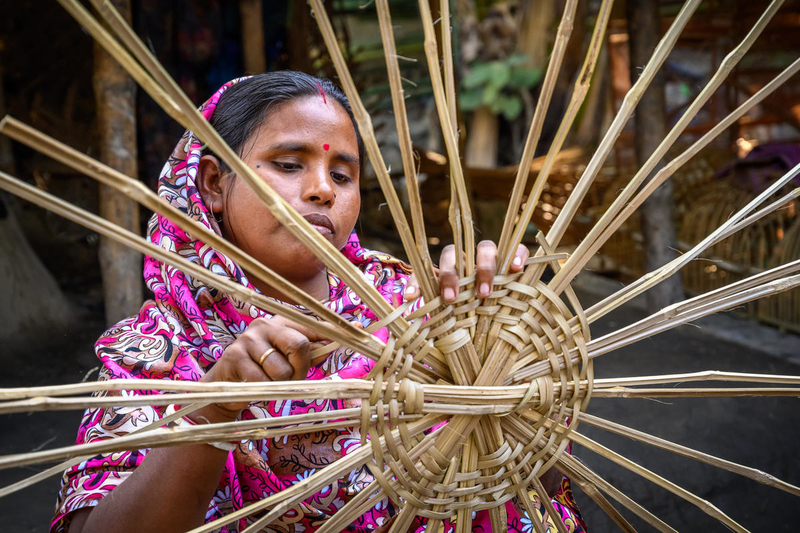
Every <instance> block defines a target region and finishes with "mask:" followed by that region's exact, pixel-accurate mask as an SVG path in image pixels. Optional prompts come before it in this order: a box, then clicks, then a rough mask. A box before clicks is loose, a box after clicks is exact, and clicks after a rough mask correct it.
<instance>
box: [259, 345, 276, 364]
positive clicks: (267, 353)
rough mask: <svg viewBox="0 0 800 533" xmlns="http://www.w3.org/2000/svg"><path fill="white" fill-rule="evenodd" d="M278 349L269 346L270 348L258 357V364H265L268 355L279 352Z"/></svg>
mask: <svg viewBox="0 0 800 533" xmlns="http://www.w3.org/2000/svg"><path fill="white" fill-rule="evenodd" d="M277 351H278V350H276V349H275V348H269V349H268V350H267V351H266V352H264V353H263V354H261V357H260V358H259V359H258V366H261V365H263V364H264V361H266V360H267V357H269V355H270V354H271V353H272V352H277Z"/></svg>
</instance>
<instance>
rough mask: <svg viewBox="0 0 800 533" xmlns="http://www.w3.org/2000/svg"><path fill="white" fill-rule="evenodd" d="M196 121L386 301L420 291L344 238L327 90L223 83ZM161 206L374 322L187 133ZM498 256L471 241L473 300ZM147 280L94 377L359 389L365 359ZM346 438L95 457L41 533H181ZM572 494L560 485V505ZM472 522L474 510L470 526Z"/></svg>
mask: <svg viewBox="0 0 800 533" xmlns="http://www.w3.org/2000/svg"><path fill="white" fill-rule="evenodd" d="M201 111H202V113H203V115H204V116H205V117H206V119H208V120H209V121H210V122H211V123H212V125H213V126H214V127H215V128H216V130H217V131H218V132H219V133H220V134H221V135H222V137H223V138H224V139H225V140H226V141H227V142H228V144H229V145H230V146H231V147H232V148H233V149H234V150H236V151H237V153H238V154H239V155H240V157H242V159H243V160H244V162H245V163H247V164H248V165H249V166H250V167H251V168H253V169H254V170H255V171H256V173H258V174H259V175H260V176H261V177H262V178H263V179H264V180H265V181H266V182H267V183H268V184H269V185H270V186H271V187H273V188H274V189H275V190H276V191H277V192H278V193H279V194H280V195H281V196H282V197H283V198H284V199H285V200H286V201H287V202H288V203H289V204H291V205H292V206H293V207H294V208H295V209H296V210H297V211H298V212H299V213H300V214H301V215H303V216H304V217H305V218H306V220H308V221H309V222H310V223H311V224H312V225H313V226H314V227H315V228H316V229H317V230H318V231H319V232H320V233H321V234H322V235H323V236H325V238H327V239H328V240H329V241H330V242H331V243H332V244H333V245H335V246H336V247H337V248H338V249H341V251H342V253H343V254H344V255H345V256H346V257H347V258H348V259H349V260H350V261H351V262H353V263H354V264H355V265H357V266H358V267H359V268H360V269H361V270H362V271H363V273H364V274H365V276H367V278H368V279H370V280H371V281H372V282H373V284H374V285H375V287H376V288H377V289H378V291H379V292H380V293H381V295H383V297H384V298H386V300H387V301H389V302H390V303H392V304H393V305H397V304H399V303H400V302H401V301H402V296H401V295H403V294H404V292H405V297H406V298H407V299H412V298H416V297H417V296H418V294H417V293H418V289H417V288H416V286H415V283H414V282H413V281H412V282H411V283H409V276H408V274H409V272H408V268H407V266H406V265H405V264H404V263H402V262H401V261H399V260H397V259H394V258H392V257H390V256H387V255H385V254H380V253H376V252H372V251H369V250H365V249H363V248H362V247H361V246H360V245H359V243H358V239H357V237H356V236H355V234H353V233H352V230H353V227H354V225H355V222H356V218H357V216H358V211H359V207H360V197H359V186H358V181H359V177H360V173H361V165H362V162H363V158H364V149H363V144H362V142H361V138H360V136H359V134H358V129H357V127H356V124H355V121H354V119H353V115H352V112H351V110H350V107H349V104H348V102H347V99H346V97H345V96H344V94H343V93H342V92H341V90H340V89H339V88H338V87H336V86H335V85H334V84H333V83H331V82H330V81H328V80H322V79H318V78H314V77H311V76H308V75H305V74H301V73H297V72H278V73H270V74H262V75H259V76H255V77H252V78H245V79H240V80H234V81H233V82H230V83H228V84H226V85H225V86H223V87H222V88H221V89H220V90H219V91H217V93H216V94H215V95H214V96H213V97H212V98H211V99H210V100H209V101H208V102H206V104H204V105H203V107H202V108H201ZM159 195H160V196H161V197H162V198H164V200H165V201H167V202H170V203H171V204H172V205H174V206H175V207H178V208H179V209H181V210H182V211H184V212H185V213H187V214H189V215H190V216H191V217H193V218H194V219H195V220H197V221H199V222H201V223H202V224H205V225H207V226H210V227H211V228H212V229H213V230H214V231H216V232H218V233H220V234H221V235H223V236H224V237H225V238H226V239H228V240H229V241H231V242H232V243H234V244H236V245H237V246H238V247H239V248H241V249H242V250H244V251H245V252H247V253H249V254H250V255H252V256H253V257H255V258H256V259H258V260H260V261H261V262H262V263H263V264H265V265H267V266H268V267H270V268H271V269H273V270H274V271H276V272H277V273H278V274H280V275H282V276H283V277H285V278H286V279H287V280H289V281H290V282H292V283H294V284H295V285H296V286H297V287H299V288H301V289H303V290H304V291H306V292H307V293H308V294H310V295H311V296H313V297H315V298H317V299H319V300H320V301H324V302H327V303H326V305H328V306H329V307H330V308H331V309H333V310H335V311H336V312H337V313H338V314H340V315H341V316H343V317H345V318H347V319H348V320H351V321H354V322H358V323H360V324H362V325H367V324H369V323H370V322H372V321H373V320H376V319H377V317H376V316H375V315H374V314H373V313H372V311H370V310H369V309H368V308H366V307H365V306H364V305H363V304H362V303H361V300H360V299H359V298H358V297H357V296H355V295H354V293H352V291H351V290H350V289H349V287H347V286H346V285H344V284H343V283H342V282H341V280H339V279H338V278H337V277H336V276H334V275H333V274H332V273H330V272H328V271H327V270H326V268H325V266H324V265H323V264H322V263H321V262H320V261H319V260H318V259H317V258H316V257H315V256H314V255H313V254H311V253H310V252H309V251H308V250H307V249H306V248H305V247H304V246H303V245H302V244H301V243H300V242H299V241H297V240H296V239H295V238H294V237H293V236H292V235H291V234H290V233H289V232H288V231H287V230H286V229H285V228H284V227H283V226H281V225H280V224H279V223H278V222H277V220H275V218H274V217H273V216H272V215H271V214H270V212H269V211H268V209H267V208H266V207H264V206H263V204H261V202H260V201H259V200H258V199H257V197H256V196H255V194H254V193H253V192H252V190H251V189H250V188H249V187H248V186H247V185H246V183H245V182H244V181H243V180H241V179H238V178H237V177H236V176H235V175H234V174H233V173H232V172H230V170H229V169H228V168H227V167H226V166H225V164H224V163H223V162H222V161H221V160H219V159H218V158H217V157H216V156H215V155H214V154H213V153H209V152H207V151H205V152H204V151H203V147H202V144H201V143H200V141H199V140H198V139H197V138H196V137H194V135H193V134H192V133H191V132H186V134H184V136H183V138H182V139H181V142H180V143H179V144H178V146H177V147H176V148H175V150H174V151H173V154H172V157H171V158H170V160H169V162H168V163H167V165H166V166H165V167H164V170H163V171H162V175H161V179H160V182H159ZM148 232H149V237H150V239H151V240H152V241H153V242H154V243H157V244H159V245H160V246H162V247H165V248H167V249H170V250H173V251H175V252H177V253H179V254H180V255H182V256H183V257H185V258H187V259H190V260H192V261H195V262H198V263H202V264H203V265H204V266H205V267H206V268H209V269H210V270H212V271H214V272H216V273H219V274H224V275H226V276H229V277H230V278H231V279H233V280H235V281H236V282H238V283H241V284H243V285H245V286H248V287H251V288H255V289H257V290H259V291H260V292H261V293H263V294H265V295H266V296H269V297H272V298H276V299H278V300H281V301H283V302H284V303H285V304H286V305H294V304H293V302H291V301H289V300H288V299H287V298H286V297H285V296H284V295H282V294H280V293H279V292H278V291H276V290H275V289H274V288H272V287H270V286H268V285H266V284H265V283H264V282H262V281H260V280H258V279H255V278H252V277H250V276H249V275H248V273H247V272H244V271H243V270H242V269H240V268H239V267H238V266H237V265H236V264H235V263H233V262H232V261H231V260H230V259H229V258H227V257H225V256H224V255H223V254H221V253H219V252H217V251H215V250H213V249H211V248H209V247H208V246H206V245H205V244H204V243H202V242H199V241H197V240H194V239H192V237H191V236H189V235H187V234H186V233H185V232H183V231H182V230H180V229H179V228H177V227H175V226H174V225H173V224H172V223H171V222H170V221H169V220H167V219H165V218H163V217H160V216H154V217H153V218H152V219H151V220H150V224H149V228H148ZM494 256H495V248H494V245H493V244H492V243H488V242H484V243H481V245H479V248H478V255H477V257H478V265H477V266H478V270H477V284H478V287H479V293H480V294H481V295H483V296H488V294H489V292H490V291H491V279H492V275H493V272H494V258H495V257H494ZM526 257H527V250H525V249H524V248H522V247H521V248H520V249H519V251H518V254H517V259H518V260H517V261H516V262H515V266H514V270H516V271H519V270H520V269H521V265H522V264H523V263H524V260H525V258H526ZM454 259H455V256H454V252H453V251H452V249H450V250H449V251H447V252H446V253H444V254H443V256H442V261H441V271H440V281H441V285H442V295H443V297H444V298H445V300H448V301H452V300H454V299H455V298H456V297H457V295H458V285H457V276H456V273H455V267H454V263H455V261H454ZM144 276H145V279H146V281H147V285H148V287H149V288H150V290H152V291H153V293H154V295H155V299H154V301H148V302H146V303H145V304H144V305H143V307H142V309H141V310H140V312H139V314H138V315H137V316H134V317H130V318H128V319H126V320H123V321H122V322H120V323H119V324H117V325H115V326H114V327H112V328H111V329H109V330H108V331H107V332H105V333H104V334H103V336H102V337H101V338H100V339H99V340H98V341H97V344H96V351H97V354H98V357H99V358H100V359H101V361H102V362H103V366H102V370H101V376H100V379H122V378H165V379H176V380H192V381H268V380H288V379H346V378H363V377H364V376H366V374H367V373H368V372H369V370H370V369H371V368H372V365H373V364H374V363H373V362H372V361H371V360H369V359H367V358H366V357H363V356H361V355H360V354H356V353H353V352H352V351H351V350H346V349H339V350H336V351H335V352H333V353H332V354H331V355H330V356H329V357H327V358H325V359H324V360H323V361H315V362H314V364H313V365H312V362H311V361H310V356H309V353H310V351H311V349H312V348H313V346H314V343H316V342H321V341H324V339H320V338H319V337H318V336H317V335H316V334H315V333H314V332H313V331H310V330H308V329H307V328H304V327H302V326H300V325H297V324H294V323H291V322H289V321H287V320H284V319H282V318H279V317H275V318H270V317H268V315H266V313H264V312H263V311H261V310H260V309H257V308H256V307H254V306H252V305H250V304H248V303H246V302H243V301H239V300H236V299H234V298H232V297H230V296H228V295H225V294H222V293H220V292H218V291H217V290H215V289H213V288H211V287H208V286H205V285H203V284H202V283H201V282H199V281H197V280H195V279H193V278H191V277H189V276H187V275H186V274H184V273H182V272H180V271H178V270H176V269H174V268H172V267H169V266H167V265H163V264H161V263H159V262H158V261H156V260H155V259H153V258H150V257H148V258H146V259H145V268H144ZM300 309H301V310H302V311H304V312H307V311H306V310H305V309H302V308H300ZM376 335H377V336H378V337H380V338H382V340H386V338H387V335H388V334H387V332H386V331H385V330H381V331H379V332H377V333H376ZM108 394H114V393H111V392H110V393H108ZM126 394H150V393H144V392H130V393H126ZM351 406H352V405H348V402H346V401H340V400H325V401H316V402H308V403H306V402H301V401H294V402H288V401H287V402H278V403H264V402H261V403H254V404H249V405H248V404H247V403H225V404H212V405H208V406H206V407H204V408H202V409H200V410H198V411H196V412H194V413H192V414H191V415H189V416H188V417H186V418H187V419H188V420H186V422H187V423H195V424H202V423H210V422H229V421H232V420H236V419H237V418H238V419H253V418H258V417H261V418H263V417H275V416H287V415H290V414H299V413H304V412H309V411H320V410H326V409H342V408H346V407H351ZM162 416H164V409H163V408H159V407H142V408H109V409H105V410H103V409H94V410H92V409H90V410H87V412H86V414H85V415H84V419H83V422H82V424H81V427H80V429H79V433H78V439H77V440H78V442H79V443H81V442H90V441H92V440H96V439H103V438H108V437H110V436H118V435H124V434H127V433H129V432H131V431H133V430H135V429H137V428H140V427H142V426H144V425H146V424H148V423H151V422H153V421H154V420H158V419H159V418H161V417H162ZM354 436H355V437H356V438H354ZM357 442H358V438H357V435H354V434H353V433H352V430H350V431H324V432H319V433H315V434H310V435H303V436H295V437H287V438H282V439H273V440H269V441H266V440H262V441H260V442H254V441H245V442H244V443H240V444H239V445H238V446H237V447H236V449H235V450H234V451H228V450H226V449H225V448H226V446H224V445H220V444H219V443H215V444H214V445H205V444H203V445H194V446H181V447H177V448H157V449H153V450H149V451H148V450H139V451H133V452H124V453H115V454H107V455H102V456H98V457H95V458H93V459H91V460H88V461H85V462H83V463H81V464H80V465H78V466H76V467H74V468H72V469H70V470H68V471H67V472H66V473H65V475H64V478H63V481H62V490H61V493H60V497H59V501H58V505H57V509H56V516H55V518H54V520H53V524H52V526H51V530H52V531H54V532H66V531H68V532H69V533H90V532H96V531H104V532H112V531H120V532H122V531H165V532H166V531H169V532H172V531H174V532H183V531H186V530H188V529H191V528H193V527H196V526H198V525H200V524H202V523H203V522H204V521H210V520H213V519H215V518H218V517H221V516H224V515H226V514H228V513H230V512H232V511H234V510H236V509H240V508H242V507H244V506H245V505H247V504H248V503H251V502H253V501H257V500H260V499H262V498H264V497H266V496H269V495H271V494H274V493H276V492H278V491H281V490H283V489H285V488H287V487H289V486H291V485H292V484H293V483H295V482H297V481H298V480H299V479H302V478H304V477H307V476H308V475H310V474H311V473H313V472H314V471H315V470H316V469H317V468H322V467H324V466H325V465H327V464H330V463H331V462H333V461H335V460H336V459H337V458H338V457H341V455H342V454H346V453H348V451H350V450H351V449H352V448H353V447H354V446H357V445H358V444H357ZM371 481H372V478H371V476H370V475H369V472H368V471H367V469H366V468H362V469H359V470H357V471H354V472H352V473H351V474H350V476H349V477H348V478H347V479H346V480H340V481H339V482H338V483H334V484H333V485H331V486H329V487H327V488H326V489H324V490H322V491H320V492H319V493H317V494H315V495H314V496H313V497H311V498H309V499H308V500H306V502H304V503H303V504H302V505H301V506H299V507H298V508H296V509H294V510H293V511H292V512H290V513H287V514H286V515H284V516H283V517H281V519H280V520H279V521H277V522H276V523H274V524H273V525H272V526H270V531H286V532H300V531H309V530H314V529H316V528H317V527H319V526H320V525H321V524H323V523H324V522H325V520H326V518H328V517H329V516H330V515H331V514H332V513H334V512H335V511H336V510H337V509H339V508H341V506H342V505H344V503H345V502H346V501H347V500H348V499H350V498H351V497H352V496H353V495H355V494H357V493H358V492H359V490H361V489H363V488H364V487H366V486H367V485H368V484H369V483H370V482H371ZM560 481H561V480H560V479H557V480H556V485H557V483H558V482H560ZM568 498H569V492H568V487H567V488H566V489H565V490H564V491H563V495H562V496H561V498H560V500H561V501H564V502H567V499H568ZM209 502H210V503H209ZM558 505H559V509H560V510H563V514H564V516H565V519H566V520H568V521H570V520H571V521H572V523H574V524H576V526H577V527H576V529H575V530H576V531H580V530H581V529H580V526H579V525H578V522H577V519H576V518H575V516H574V512H573V511H572V510H571V509H570V508H569V507H568V506H566V504H564V505H562V503H560V502H559V503H558ZM510 510H511V512H510V513H509V519H510V521H511V520H517V523H519V524H520V529H525V525H524V520H525V517H520V516H519V515H518V514H517V513H516V512H514V509H513V507H512V508H510ZM395 513H396V510H395V509H394V507H393V506H392V505H391V504H386V503H385V502H384V503H383V504H382V505H379V506H377V507H376V509H373V510H372V511H370V512H368V513H366V514H365V515H364V516H362V517H360V518H359V519H358V520H357V521H356V522H355V523H354V524H353V525H352V526H351V528H352V530H353V531H374V530H378V529H381V528H386V527H387V526H388V525H389V524H390V521H391V517H392V516H393V515H394V514H395ZM482 514H485V513H482ZM514 517H516V518H514ZM480 522H481V517H480V515H479V516H478V518H477V519H476V525H479V524H480ZM528 524H530V522H529V521H528ZM246 526H247V521H246V520H243V521H241V522H236V523H233V524H231V525H229V526H228V527H227V528H223V530H222V531H241V530H242V529H244V528H245V527H246Z"/></svg>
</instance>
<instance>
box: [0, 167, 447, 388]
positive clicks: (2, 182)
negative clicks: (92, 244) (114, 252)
mask: <svg viewBox="0 0 800 533" xmlns="http://www.w3.org/2000/svg"><path fill="white" fill-rule="evenodd" d="M0 188H2V189H4V190H6V191H8V192H11V193H13V194H15V195H17V196H19V197H20V198H23V199H25V200H28V201H29V202H32V203H34V204H36V205H39V206H41V207H44V208H45V209H48V210H50V211H52V212H54V213H56V214H58V215H60V216H63V217H65V218H68V219H69V220H72V221H73V222H76V223H77V224H80V225H82V226H84V227H86V228H89V229H90V230H92V231H96V232H97V233H100V234H102V235H105V236H106V237H109V238H111V239H114V240H116V241H118V242H121V243H123V244H125V245H126V246H129V247H131V248H133V249H134V250H137V251H139V252H141V253H143V254H145V255H150V256H152V257H154V258H156V259H158V260H159V261H161V262H163V263H165V264H167V265H170V266H172V267H175V268H177V269H179V270H181V271H183V272H186V273H187V274H189V275H192V276H194V277H195V278H197V279H199V280H201V281H203V282H204V283H206V284H208V285H209V286H211V287H215V288H217V289H219V290H222V291H223V292H226V293H227V294H231V295H233V296H235V297H237V298H239V299H241V300H243V301H246V302H252V303H254V304H255V305H257V306H258V307H260V308H261V309H264V310H265V311H267V312H270V313H273V314H277V315H280V316H284V317H286V318H289V319H290V320H293V321H295V322H297V323H299V324H303V325H305V326H307V327H309V328H312V329H314V330H316V331H317V332H319V333H320V334H321V335H323V336H324V337H326V338H329V339H334V340H336V341H338V342H341V343H344V344H350V343H352V340H353V339H350V338H346V337H345V336H343V335H342V330H340V329H339V328H336V327H333V326H331V325H330V324H327V323H324V322H319V321H317V320H316V319H315V318H313V317H312V316H309V315H305V314H303V313H301V312H300V311H298V310H297V309H294V308H292V307H287V306H284V305H282V304H280V303H278V302H277V301H275V300H271V299H269V298H266V297H265V296H263V295H261V294H258V293H257V292H255V291H253V290H252V289H248V288H247V287H244V286H242V285H239V284H238V283H234V282H233V281H231V280H229V279H225V278H223V277H222V276H220V275H218V274H214V273H212V272H211V271H209V270H207V269H205V268H203V267H202V266H200V265H197V264H195V263H193V262H191V261H188V260H186V259H184V258H182V257H180V256H178V255H177V254H174V253H172V252H169V251H167V250H164V249H162V248H160V247H159V246H157V245H155V244H153V243H151V242H148V241H146V240H145V239H143V238H142V237H140V236H138V235H136V234H134V233H132V232H130V231H128V230H126V229H124V228H121V227H119V226H116V225H115V224H112V223H111V222H108V221H107V220H105V219H102V218H100V217H98V216H96V215H93V214H92V213H89V212H88V211H85V210H83V209H81V208H79V207H76V206H74V205H72V204H69V203H68V202H65V201H63V200H61V199H59V198H56V197H54V196H52V195H50V194H48V193H46V192H44V191H41V190H39V189H37V188H35V187H31V186H30V185H28V184H26V183H24V182H22V181H20V180H18V179H16V178H14V177H13V176H10V175H8V174H6V173H4V172H0ZM359 344H360V343H359ZM362 349H363V352H362V353H363V354H364V355H366V356H368V357H370V358H372V359H373V360H375V361H377V360H378V359H379V356H380V354H378V356H376V355H375V353H374V351H373V349H372V347H371V346H370V345H361V346H360V347H359V350H362ZM422 368H423V367H420V368H419V369H412V370H411V372H412V373H413V375H414V376H416V378H415V379H417V380H418V381H427V382H430V381H431V380H432V378H431V377H427V378H426V377H423V376H422V375H419V372H420V370H422ZM426 373H427V372H426ZM409 375H411V374H409ZM419 378H422V379H419ZM433 381H435V380H433Z"/></svg>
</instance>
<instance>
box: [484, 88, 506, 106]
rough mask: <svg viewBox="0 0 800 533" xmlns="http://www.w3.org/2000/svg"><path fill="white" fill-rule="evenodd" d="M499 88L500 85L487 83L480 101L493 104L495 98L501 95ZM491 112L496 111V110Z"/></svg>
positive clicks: (489, 104)
mask: <svg viewBox="0 0 800 533" xmlns="http://www.w3.org/2000/svg"><path fill="white" fill-rule="evenodd" d="M500 89H501V87H497V86H496V85H487V86H486V87H485V88H484V89H483V97H482V98H481V103H482V104H484V105H488V106H492V105H494V103H495V102H496V101H497V99H498V98H501V97H502V96H503V95H502V94H501V93H500ZM493 112H494V113H497V111H493Z"/></svg>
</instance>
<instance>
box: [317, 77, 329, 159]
mask: <svg viewBox="0 0 800 533" xmlns="http://www.w3.org/2000/svg"><path fill="white" fill-rule="evenodd" d="M317 88H318V89H319V94H320V96H322V103H323V104H325V105H328V99H327V98H326V97H325V89H323V88H322V85H320V84H319V83H317ZM326 150H327V148H326Z"/></svg>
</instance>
